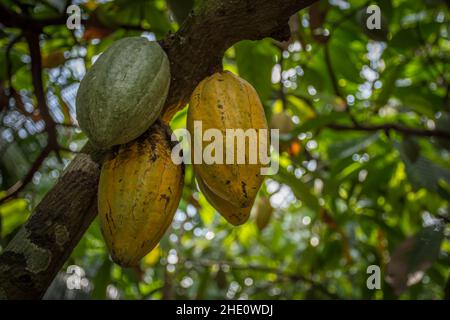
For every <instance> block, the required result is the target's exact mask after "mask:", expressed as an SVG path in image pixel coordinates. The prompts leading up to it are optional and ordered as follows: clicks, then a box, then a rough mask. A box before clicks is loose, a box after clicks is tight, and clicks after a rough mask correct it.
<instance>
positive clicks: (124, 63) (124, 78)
mask: <svg viewBox="0 0 450 320" xmlns="http://www.w3.org/2000/svg"><path fill="white" fill-rule="evenodd" d="M169 83H170V69H169V60H168V58H167V56H166V53H165V52H164V50H163V49H162V48H161V47H160V46H159V44H158V43H157V42H151V41H148V40H147V39H145V38H143V37H129V38H123V39H121V40H118V41H116V42H114V44H113V45H112V46H111V47H109V48H108V49H107V50H106V51H105V52H103V53H102V55H101V56H100V57H99V58H98V59H97V60H96V61H95V63H94V65H93V66H92V68H91V69H90V70H89V71H88V72H87V73H86V76H85V77H84V78H83V80H82V81H81V83H80V87H79V89H78V92H77V99H76V104H77V119H78V122H79V124H80V127H81V129H82V130H83V131H84V133H85V134H86V135H87V136H88V137H89V139H90V140H91V142H92V143H93V144H94V145H96V146H97V147H98V148H101V149H107V148H109V147H111V146H113V145H118V144H124V143H127V142H129V141H131V140H133V139H136V138H137V137H139V136H140V135H141V134H143V133H144V132H145V131H146V130H147V129H148V128H149V127H150V126H151V125H152V124H153V123H154V122H155V121H156V119H157V118H158V117H159V115H160V113H161V110H162V107H163V105H164V102H165V101H166V97H167V93H168V90H169Z"/></svg>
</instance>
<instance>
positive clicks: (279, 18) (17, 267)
mask: <svg viewBox="0 0 450 320" xmlns="http://www.w3.org/2000/svg"><path fill="white" fill-rule="evenodd" d="M315 1H317V0H239V1H238V0H226V1H225V0H208V1H203V2H202V3H201V4H200V5H199V6H198V7H197V8H196V9H195V10H194V11H193V13H191V14H190V15H189V16H188V18H187V19H186V20H185V21H184V23H183V24H182V26H181V28H180V30H179V31H178V32H177V33H175V34H171V35H169V36H168V37H167V38H166V39H165V40H163V41H161V45H162V47H163V48H164V49H165V50H166V52H167V54H168V56H169V60H170V62H171V86H170V90H169V95H168V98H167V101H166V105H165V109H164V110H165V111H164V115H163V119H164V120H166V121H168V120H169V119H170V117H171V116H172V115H173V114H174V113H175V112H176V111H177V110H179V109H180V108H182V107H183V106H184V105H185V104H186V102H187V101H188V99H189V96H190V95H191V93H192V91H193V89H194V88H195V86H196V85H197V84H198V82H200V81H201V80H202V79H203V78H205V77H206V76H208V75H210V74H211V73H213V72H214V71H216V70H218V69H220V68H221V60H222V56H223V53H224V52H225V50H226V49H228V48H229V47H230V46H231V45H233V44H234V43H236V42H238V41H240V40H244V39H249V40H257V39H262V38H264V37H273V38H275V39H277V40H286V39H287V38H289V26H288V20H289V17H290V16H291V15H292V14H294V13H296V12H297V11H299V10H301V9H303V8H305V7H307V6H309V5H310V4H312V3H313V2H315ZM3 9H4V8H3V6H0V22H1V23H3V24H5V25H8V24H9V26H13V27H14V26H15V27H20V26H22V27H23V26H24V21H23V20H24V18H23V17H22V16H20V15H19V16H20V17H21V18H20V21H17V23H16V22H15V21H14V19H12V18H11V16H9V15H10V14H11V13H10V12H9V11H8V12H6V11H3ZM15 15H18V14H15ZM5 21H6V23H5ZM25 22H28V21H25ZM46 22H51V23H52V24H54V23H55V21H46ZM42 23H43V22H42V21H40V22H39V24H38V27H40V26H41V24H42ZM60 24H61V25H62V24H65V20H64V21H63V22H61V23H60ZM251 58H252V57H248V59H251ZM97 157H98V155H96V154H92V152H90V151H89V150H88V149H85V150H84V151H83V152H82V153H80V154H78V155H77V156H76V157H75V159H74V160H73V161H72V163H71V165H70V166H69V167H68V168H67V169H66V171H65V173H64V174H63V175H62V177H61V178H60V179H59V181H58V182H57V184H56V185H55V186H54V187H53V189H52V190H51V191H50V192H49V193H48V194H47V196H46V197H45V198H44V199H43V200H42V201H41V203H40V204H39V205H38V206H37V207H36V209H35V210H34V212H33V213H32V215H31V217H30V219H29V220H28V221H27V222H26V223H25V225H24V226H23V227H22V228H21V230H20V231H19V232H18V234H17V235H16V236H15V237H14V238H13V240H11V242H10V243H9V244H8V246H7V247H6V248H5V250H4V252H3V254H2V255H1V256H0V298H8V299H24V298H26V299H38V298H40V297H42V295H43V294H44V293H45V291H46V289H47V287H48V286H49V285H50V283H51V281H52V280H53V278H54V276H55V275H56V273H57V272H58V270H60V268H61V267H62V266H63V264H64V262H65V261H66V259H67V257H68V256H69V255H70V253H71V251H72V250H73V248H74V246H75V245H76V243H77V242H78V240H79V239H80V237H81V235H82V234H83V233H84V231H85V230H86V228H87V227H88V226H89V224H90V222H91V221H92V219H93V218H94V217H95V214H96V209H95V208H96V207H95V203H96V194H97V184H98V178H99V171H100V170H99V161H100V160H98V158H97ZM95 159H97V160H95Z"/></svg>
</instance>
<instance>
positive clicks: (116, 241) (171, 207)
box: [98, 121, 184, 266]
mask: <svg viewBox="0 0 450 320" xmlns="http://www.w3.org/2000/svg"><path fill="white" fill-rule="evenodd" d="M183 177H184V167H183V166H182V165H176V164H174V163H173V162H172V160H171V142H170V131H169V129H168V127H167V126H166V125H164V124H163V123H161V122H160V121H158V122H156V123H155V124H154V125H153V126H152V127H151V128H150V129H149V130H148V131H147V132H146V133H144V135H142V136H141V137H139V138H138V139H137V140H134V141H132V142H129V143H127V144H124V145H122V146H118V147H115V148H113V151H112V152H111V153H110V154H109V156H108V158H107V160H106V161H105V163H104V164H103V166H102V170H101V174H100V182H99V189H98V211H99V216H100V221H101V226H102V233H103V236H104V238H105V241H106V244H107V246H108V248H109V250H110V253H111V256H112V258H113V260H114V261H115V262H117V263H118V264H120V265H122V266H133V265H136V264H137V263H138V262H139V260H140V259H141V258H142V257H144V256H145V255H146V254H147V253H149V252H150V251H151V250H152V249H153V248H154V247H155V246H156V245H157V244H158V242H159V241H160V240H161V238H162V236H163V235H164V232H165V231H166V229H167V228H168V227H169V225H170V224H171V222H172V219H173V216H174V213H175V211H176V209H177V207H178V203H179V201H180V198H181V194H182V188H183V180H184V179H183Z"/></svg>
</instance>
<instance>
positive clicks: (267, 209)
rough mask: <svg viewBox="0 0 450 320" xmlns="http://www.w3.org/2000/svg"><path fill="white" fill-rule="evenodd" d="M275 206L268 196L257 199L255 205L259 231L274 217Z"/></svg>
mask: <svg viewBox="0 0 450 320" xmlns="http://www.w3.org/2000/svg"><path fill="white" fill-rule="evenodd" d="M272 213H273V208H272V206H271V205H270V200H269V199H268V198H267V197H261V198H259V199H258V200H257V201H256V204H255V206H254V214H255V220H256V226H257V227H258V229H259V231H262V230H263V229H264V228H265V227H267V225H268V224H269V222H270V219H271V218H272Z"/></svg>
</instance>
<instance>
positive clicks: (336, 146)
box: [328, 133, 379, 159]
mask: <svg viewBox="0 0 450 320" xmlns="http://www.w3.org/2000/svg"><path fill="white" fill-rule="evenodd" d="M378 139H379V134H378V133H374V134H371V135H367V136H363V137H358V138H353V139H347V140H342V141H338V142H336V143H333V144H331V145H330V146H329V147H328V156H329V157H330V159H335V158H346V157H350V156H351V155H353V154H355V153H357V152H359V151H361V150H363V149H365V148H367V147H368V146H370V145H371V144H372V143H374V142H375V141H377V140H378Z"/></svg>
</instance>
